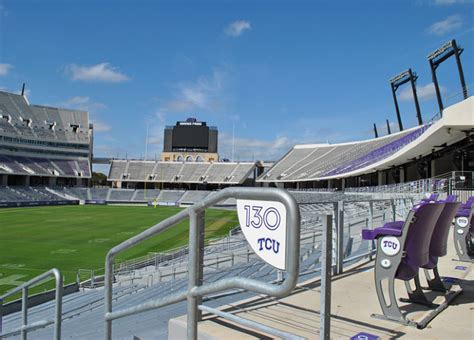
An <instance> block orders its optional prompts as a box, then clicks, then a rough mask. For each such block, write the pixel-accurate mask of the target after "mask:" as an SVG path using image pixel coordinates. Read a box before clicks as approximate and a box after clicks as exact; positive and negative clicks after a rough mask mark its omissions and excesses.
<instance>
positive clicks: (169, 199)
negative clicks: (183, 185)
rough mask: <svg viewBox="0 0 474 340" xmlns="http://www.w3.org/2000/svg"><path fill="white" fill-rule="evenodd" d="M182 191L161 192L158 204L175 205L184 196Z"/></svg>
mask: <svg viewBox="0 0 474 340" xmlns="http://www.w3.org/2000/svg"><path fill="white" fill-rule="evenodd" d="M184 193H185V191H184V190H161V191H160V194H159V196H158V199H157V201H158V202H166V203H176V202H178V201H179V199H180V198H181V197H182V196H183V195H184Z"/></svg>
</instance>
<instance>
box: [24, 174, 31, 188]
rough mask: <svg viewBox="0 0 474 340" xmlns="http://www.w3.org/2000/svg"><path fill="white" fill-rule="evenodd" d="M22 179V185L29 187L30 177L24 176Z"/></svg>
mask: <svg viewBox="0 0 474 340" xmlns="http://www.w3.org/2000/svg"><path fill="white" fill-rule="evenodd" d="M24 179H25V182H24V185H25V186H27V187H29V186H30V176H25V177H24Z"/></svg>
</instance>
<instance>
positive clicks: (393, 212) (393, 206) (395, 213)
mask: <svg viewBox="0 0 474 340" xmlns="http://www.w3.org/2000/svg"><path fill="white" fill-rule="evenodd" d="M390 203H391V205H392V221H394V222H395V221H396V220H397V208H396V207H395V199H393V198H392V199H391V200H390Z"/></svg>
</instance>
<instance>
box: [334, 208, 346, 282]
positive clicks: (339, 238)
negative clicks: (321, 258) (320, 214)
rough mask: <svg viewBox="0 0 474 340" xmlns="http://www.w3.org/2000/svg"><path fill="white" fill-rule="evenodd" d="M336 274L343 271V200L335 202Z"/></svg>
mask: <svg viewBox="0 0 474 340" xmlns="http://www.w3.org/2000/svg"><path fill="white" fill-rule="evenodd" d="M335 216H336V218H335V220H336V274H341V273H342V272H343V271H344V201H339V202H337V203H336V211H335Z"/></svg>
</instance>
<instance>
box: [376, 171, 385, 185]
mask: <svg viewBox="0 0 474 340" xmlns="http://www.w3.org/2000/svg"><path fill="white" fill-rule="evenodd" d="M384 184H385V183H384V182H383V171H379V172H377V185H384Z"/></svg>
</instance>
